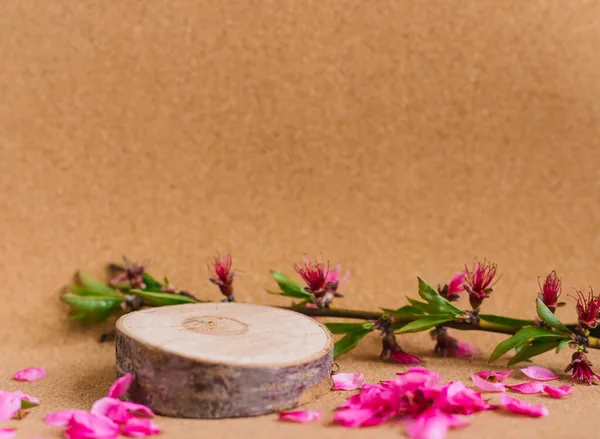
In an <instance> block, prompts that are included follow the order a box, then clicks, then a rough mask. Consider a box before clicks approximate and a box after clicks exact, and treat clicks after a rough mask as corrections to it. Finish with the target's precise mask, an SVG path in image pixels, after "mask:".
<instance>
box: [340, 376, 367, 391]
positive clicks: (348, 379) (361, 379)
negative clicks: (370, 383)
mask: <svg viewBox="0 0 600 439" xmlns="http://www.w3.org/2000/svg"><path fill="white" fill-rule="evenodd" d="M332 378H333V390H356V389H360V388H361V387H362V386H363V384H364V383H365V375H364V374H362V373H337V374H335V375H333V377H332Z"/></svg>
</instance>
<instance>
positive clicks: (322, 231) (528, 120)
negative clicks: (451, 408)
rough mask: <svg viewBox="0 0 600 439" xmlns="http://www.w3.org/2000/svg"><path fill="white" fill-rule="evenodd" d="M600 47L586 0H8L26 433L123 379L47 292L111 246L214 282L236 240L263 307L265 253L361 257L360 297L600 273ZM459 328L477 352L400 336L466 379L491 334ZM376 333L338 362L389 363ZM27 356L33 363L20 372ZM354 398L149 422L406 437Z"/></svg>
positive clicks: (584, 282) (481, 423)
mask: <svg viewBox="0 0 600 439" xmlns="http://www.w3.org/2000/svg"><path fill="white" fill-rule="evenodd" d="M599 50H600V4H599V3H598V2H595V1H583V0H570V1H558V0H557V1H552V0H530V1H520V0H430V1H408V0H398V1H391V0H371V1H355V0H336V1H316V0H315V1H312V0H307V1H287V0H278V1H270V0H264V1H237V0H221V1H191V0H172V1H139V0H126V1H122V2H102V1H77V2H76V1H66V0H55V1H51V2H50V1H38V0H4V1H2V2H0V60H1V64H0V93H1V99H0V195H1V196H0V281H1V289H0V296H1V298H2V301H1V304H0V320H1V321H2V325H1V326H0V336H1V338H0V340H1V341H2V342H1V344H0V352H1V353H2V355H1V361H0V388H2V389H4V390H14V389H16V388H21V389H23V390H24V391H26V392H28V393H31V394H33V395H36V396H38V397H40V398H41V399H42V403H43V405H42V407H40V408H39V409H36V410H33V411H32V414H31V415H30V416H29V417H27V418H26V419H25V420H23V421H20V422H18V423H14V424H15V425H18V427H19V432H18V436H17V437H18V438H19V439H21V438H28V437H32V436H43V437H46V438H51V437H58V435H59V434H60V432H59V431H57V430H54V429H50V428H47V427H45V426H44V425H43V424H42V418H43V415H44V414H45V413H47V412H49V411H52V410H57V409H63V408H88V407H89V406H90V405H91V404H92V402H93V401H94V400H96V399H97V398H99V397H100V396H102V395H103V394H104V393H105V391H106V389H107V388H108V386H109V385H110V383H111V382H112V381H113V379H114V357H113V347H112V346H111V345H110V344H108V345H98V344H97V343H96V341H95V338H96V336H97V335H98V333H99V332H100V328H92V329H89V328H88V329H86V328H81V327H80V326H79V325H73V324H68V323H67V322H66V321H65V315H66V309H65V307H64V306H63V305H62V304H61V303H60V302H59V300H58V297H59V289H60V288H61V287H62V286H63V285H65V284H66V283H67V282H69V280H70V278H71V275H72V274H73V272H74V271H75V270H76V269H78V268H83V269H87V270H88V271H91V272H92V273H95V274H100V273H102V268H103V264H104V263H105V262H108V261H111V260H115V259H118V258H119V257H120V256H121V255H122V254H127V255H128V256H130V257H132V258H136V259H144V260H147V261H149V268H150V270H151V271H152V272H153V273H156V274H157V275H162V274H168V275H169V277H170V278H171V279H172V280H173V281H174V282H175V283H176V284H177V285H179V286H182V287H186V288H189V289H190V290H192V291H194V292H195V293H196V294H198V295H200V296H205V297H216V296H217V291H216V290H215V287H214V286H213V285H211V284H210V283H209V282H208V281H207V277H208V276H207V268H206V263H207V260H208V259H209V258H210V257H211V256H212V255H213V254H214V252H216V251H222V250H230V251H231V252H232V253H233V255H234V258H235V261H236V267H237V268H238V269H240V270H242V271H243V272H244V273H243V275H241V276H240V277H239V280H238V283H237V285H238V296H239V298H240V299H241V300H245V301H253V302H255V303H277V304H280V303H282V302H281V301H280V300H277V299H275V298H273V297H267V295H266V294H265V292H264V291H265V289H266V288H269V287H271V286H272V282H271V280H270V277H269V273H268V270H269V269H271V268H277V269H281V270H283V271H286V272H291V265H292V264H293V262H295V261H297V260H298V259H300V258H301V257H302V255H303V254H305V253H308V254H311V255H313V254H320V253H323V255H325V256H326V257H327V258H328V259H330V260H331V262H332V263H334V264H335V263H338V262H339V263H342V264H343V265H344V267H346V268H348V269H350V270H351V272H352V277H351V280H350V281H349V282H348V283H347V284H346V285H345V286H344V292H345V293H346V294H347V297H346V298H345V299H344V302H345V304H346V305H347V306H352V307H363V308H369V309H373V308H375V306H376V305H380V306H389V307H391V306H397V305H401V304H403V303H404V295H405V294H407V293H408V294H416V276H417V275H421V276H423V277H424V278H426V279H428V280H430V281H431V282H444V281H446V280H448V279H449V277H450V276H451V275H452V274H453V273H454V272H455V271H456V270H457V269H460V267H461V266H463V264H464V263H470V262H471V261H472V260H473V258H475V257H478V258H484V257H487V258H488V259H492V260H494V261H496V262H497V263H498V264H499V270H500V271H501V272H502V276H503V277H502V280H501V282H500V283H499V284H498V288H497V290H496V292H495V293H494V296H493V298H492V299H490V300H489V301H488V302H486V304H485V307H486V308H485V309H486V310H487V311H488V312H490V313H508V314H511V315H513V316H518V317H530V316H531V315H532V313H533V312H534V308H533V304H532V301H533V298H534V297H535V293H536V289H537V278H538V276H543V275H545V274H546V273H547V272H549V271H550V270H552V269H556V270H558V271H559V273H560V274H561V275H562V276H563V278H564V281H565V290H566V291H567V292H568V291H569V290H571V288H572V287H577V288H580V289H585V288H587V286H588V285H596V288H600V284H598V283H597V282H598V279H599V278H598V267H599V266H600V240H599V234H598V230H599V225H600V207H599V205H598V197H599V195H600V186H599V183H598V181H599V179H598V167H599V166H600V106H599V104H598V102H600V81H599V80H598V71H599V70H600V61H599V59H600V57H599V56H598V55H599ZM560 315H561V317H564V318H565V319H567V320H569V319H572V318H573V317H574V314H573V313H572V307H571V308H569V309H568V310H561V314H560ZM459 335H460V338H461V339H462V340H466V341H468V340H471V341H473V340H475V339H476V340H477V343H478V345H479V346H480V347H481V348H482V350H483V353H484V358H483V359H481V360H477V361H473V362H467V361H450V360H438V359H435V358H434V357H432V354H431V352H430V351H431V348H432V344H431V342H429V341H428V339H427V335H425V334H423V335H417V336H404V337H402V339H401V340H400V341H401V343H402V344H403V346H404V347H405V348H406V349H407V350H410V351H412V352H413V353H415V354H418V355H421V356H423V357H424V358H425V359H426V360H427V363H426V366H427V367H431V368H434V369H436V370H438V371H439V372H440V373H441V374H442V376H443V378H444V379H446V380H450V379H462V380H468V376H469V375H470V373H471V372H473V371H475V370H480V369H482V368H484V367H485V357H486V356H487V355H488V354H489V352H490V351H491V348H492V347H493V345H494V343H497V342H498V341H499V340H501V337H499V336H493V335H481V334H479V335H477V334H459ZM378 352H379V344H378V341H377V339H376V338H373V339H372V340H367V341H366V342H364V343H363V344H362V345H361V346H360V347H359V349H358V350H357V351H356V352H354V353H352V354H350V355H348V356H346V357H344V358H342V359H341V360H340V365H341V367H342V369H343V370H345V371H363V372H364V373H365V374H366V375H367V378H368V379H369V380H370V381H375V380H379V379H387V378H390V377H392V376H393V375H394V374H395V372H396V371H398V370H399V367H398V366H394V365H391V364H380V363H378V362H373V361H372V360H373V358H374V357H375V356H376V355H377V354H378ZM569 355H570V354H569V353H567V352H566V351H565V352H564V353H562V354H561V355H558V356H556V358H555V357H553V356H549V357H543V358H541V359H540V360H539V361H538V363H539V364H541V365H544V366H547V367H556V368H557V369H560V368H564V366H566V364H567V363H568V361H569ZM591 359H592V360H595V361H596V362H598V364H600V355H598V354H597V353H593V354H592V356H591ZM30 365H35V366H44V367H46V368H47V369H48V378H47V379H46V380H44V381H41V382H38V383H34V384H30V385H20V384H19V383H15V382H12V381H10V379H9V378H10V376H11V375H12V373H14V371H16V370H18V369H19V368H22V367H27V366H30ZM345 396H346V395H341V394H339V393H336V394H332V395H328V396H326V397H324V398H322V399H320V400H319V401H318V402H316V403H315V404H313V405H312V406H311V407H313V408H320V409H323V410H325V416H324V419H323V421H322V422H321V423H318V424H314V425H306V426H299V425H287V424H286V425H282V424H281V423H278V422H276V421H275V417H274V416H267V417H261V418H256V419H240V420H235V421H220V422H205V421H180V420H168V419H160V420H159V424H160V425H161V426H162V427H163V429H164V431H165V434H164V436H163V437H167V438H193V437H198V435H199V434H202V436H203V437H219V438H238V437H240V436H241V435H245V436H246V437H254V436H256V437H259V436H261V437H262V436H263V435H269V434H273V435H275V436H277V437H279V436H283V435H285V436H286V437H288V438H295V437H309V436H313V437H315V436H317V437H324V436H326V435H327V437H329V438H332V439H335V438H338V437H342V436H344V437H367V435H372V434H378V435H380V437H383V438H385V437H390V438H392V437H399V436H400V435H401V431H400V429H399V428H398V427H395V426H391V427H382V428H378V429H377V430H376V431H374V430H372V429H365V430H360V431H354V430H353V431H348V430H346V429H343V428H341V427H330V426H328V421H329V419H330V410H331V409H332V408H333V407H334V406H335V405H336V404H337V403H339V402H341V400H342V399H343V398H344V397H345ZM598 401H600V389H596V388H577V389H576V391H575V395H574V396H573V397H572V398H570V399H569V400H567V401H550V402H548V403H547V404H548V406H549V409H550V416H548V417H547V418H545V419H540V420H530V419H522V418H513V417H507V416H501V415H498V414H495V413H486V414H483V415H480V416H477V417H475V418H474V419H473V425H472V426H471V427H469V428H467V429H465V430H462V431H457V432H453V433H451V436H450V437H453V438H461V437H470V436H471V435H473V436H474V437H475V436H481V435H483V434H485V435H486V437H490V438H500V437H505V435H506V434H507V433H508V434H511V433H514V434H515V435H517V436H519V437H529V438H531V439H533V438H541V437H544V438H548V437H566V436H567V435H568V436H569V437H571V438H589V437H595V436H596V432H597V431H599V430H600V418H599V417H597V416H590V413H591V411H593V410H596V408H597V407H598ZM7 425H10V423H9V424H7ZM346 435H347V436H346Z"/></svg>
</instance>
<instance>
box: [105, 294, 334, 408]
mask: <svg viewBox="0 0 600 439" xmlns="http://www.w3.org/2000/svg"><path fill="white" fill-rule="evenodd" d="M116 355H117V376H122V375H124V374H125V373H127V372H131V373H132V374H133V376H134V381H133V383H132V385H131V387H130V389H129V392H128V393H127V394H126V395H125V398H127V399H129V400H131V401H134V402H137V403H141V404H145V405H147V406H149V407H150V408H151V409H152V410H154V411H155V413H157V414H160V415H163V416H171V417H179V418H203V419H216V418H232V417H242V416H258V415H264V414H267V413H273V412H277V411H282V410H287V409H290V408H293V407H296V406H298V405H301V404H303V403H306V402H308V401H309V400H311V399H313V398H314V397H316V396H318V394H320V393H324V392H326V391H328V390H329V389H330V388H331V385H332V381H331V369H332V364H333V340H332V336H331V333H330V332H329V331H328V330H327V328H326V327H325V326H323V325H322V324H320V323H318V322H317V321H315V320H314V319H312V318H310V317H307V316H304V315H302V314H299V313H296V312H293V311H287V310H282V309H277V308H272V307H267V306H259V305H249V304H243V303H198V304H186V305H175V306H165V307H160V308H152V309H147V310H142V311H137V312H133V313H130V314H126V315H124V316H123V317H121V318H120V319H119V320H118V321H117V330H116Z"/></svg>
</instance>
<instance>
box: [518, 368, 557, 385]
mask: <svg viewBox="0 0 600 439" xmlns="http://www.w3.org/2000/svg"><path fill="white" fill-rule="evenodd" d="M521 372H523V373H524V374H525V375H527V376H528V377H529V378H531V379H532V380H538V381H550V380H555V379H557V378H558V376H557V375H556V374H555V373H554V372H552V371H551V370H549V369H546V368H544V367H540V366H529V367H525V368H524V369H521Z"/></svg>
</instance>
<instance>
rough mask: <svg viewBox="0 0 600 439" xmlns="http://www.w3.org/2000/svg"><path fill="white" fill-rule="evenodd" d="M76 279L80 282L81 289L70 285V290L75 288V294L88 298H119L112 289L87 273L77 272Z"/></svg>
mask: <svg viewBox="0 0 600 439" xmlns="http://www.w3.org/2000/svg"><path fill="white" fill-rule="evenodd" d="M77 277H78V278H79V282H81V285H82V286H83V289H82V288H81V287H79V285H72V286H71V289H72V290H73V287H75V288H74V290H75V291H73V292H74V293H75V294H79V295H88V296H115V297H118V296H119V293H118V292H117V291H115V290H114V289H113V288H111V287H109V286H108V285H106V284H105V283H103V282H100V281H99V280H98V279H96V278H95V277H93V276H92V275H90V274H88V273H84V272H82V271H79V272H78V273H77Z"/></svg>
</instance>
